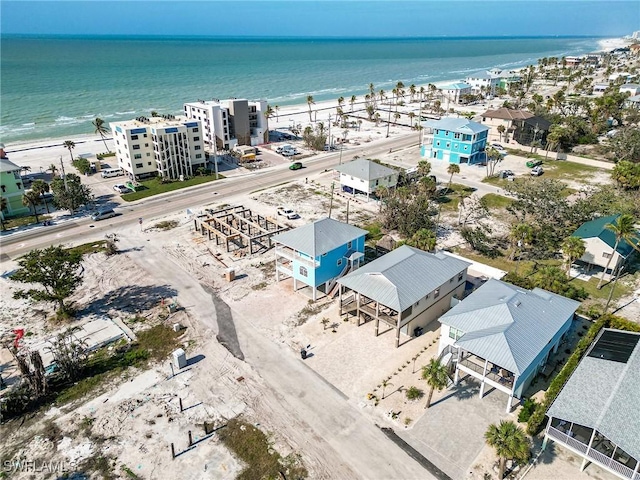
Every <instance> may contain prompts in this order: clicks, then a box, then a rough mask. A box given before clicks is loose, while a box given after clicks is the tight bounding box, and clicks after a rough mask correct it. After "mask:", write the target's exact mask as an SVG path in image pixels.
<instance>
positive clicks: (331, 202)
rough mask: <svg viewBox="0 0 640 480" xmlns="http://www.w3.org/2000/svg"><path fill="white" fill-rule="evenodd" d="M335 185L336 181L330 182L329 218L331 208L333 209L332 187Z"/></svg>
mask: <svg viewBox="0 0 640 480" xmlns="http://www.w3.org/2000/svg"><path fill="white" fill-rule="evenodd" d="M335 186H336V182H331V200H329V218H331V210H332V209H333V189H334V187H335Z"/></svg>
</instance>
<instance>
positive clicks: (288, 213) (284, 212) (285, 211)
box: [278, 207, 300, 220]
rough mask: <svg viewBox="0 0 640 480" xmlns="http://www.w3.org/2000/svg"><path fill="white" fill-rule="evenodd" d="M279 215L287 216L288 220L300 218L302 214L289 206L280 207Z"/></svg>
mask: <svg viewBox="0 0 640 480" xmlns="http://www.w3.org/2000/svg"><path fill="white" fill-rule="evenodd" d="M278 215H281V216H283V217H287V219H288V220H295V219H296V218H300V215H298V214H297V213H296V212H294V211H293V210H291V209H290V208H287V207H278Z"/></svg>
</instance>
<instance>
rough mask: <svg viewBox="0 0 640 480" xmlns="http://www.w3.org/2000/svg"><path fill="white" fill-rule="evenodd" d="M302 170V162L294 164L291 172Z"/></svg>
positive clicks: (290, 168)
mask: <svg viewBox="0 0 640 480" xmlns="http://www.w3.org/2000/svg"><path fill="white" fill-rule="evenodd" d="M301 168H302V162H295V163H292V164H291V166H290V167H289V170H300V169H301Z"/></svg>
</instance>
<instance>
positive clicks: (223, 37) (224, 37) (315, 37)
mask: <svg viewBox="0 0 640 480" xmlns="http://www.w3.org/2000/svg"><path fill="white" fill-rule="evenodd" d="M9 37H21V38H47V37H48V38H51V37H56V38H113V39H118V38H134V39H146V38H155V39H161V38H174V39H175V38H182V39H216V40H238V39H240V40H433V39H438V40H457V39H465V40H472V39H515V38H523V39H526V38H536V39H543V38H602V39H607V38H625V36H616V35H433V36H422V35H420V36H352V37H350V36H341V35H283V36H276V35H233V36H229V35H208V34H195V35H182V34H179V35H174V34H151V33H150V34H127V33H117V34H109V33H0V38H9Z"/></svg>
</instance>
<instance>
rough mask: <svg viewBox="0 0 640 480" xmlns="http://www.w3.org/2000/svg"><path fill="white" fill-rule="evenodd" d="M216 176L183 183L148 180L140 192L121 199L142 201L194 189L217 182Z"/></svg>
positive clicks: (127, 194) (192, 179) (201, 177)
mask: <svg viewBox="0 0 640 480" xmlns="http://www.w3.org/2000/svg"><path fill="white" fill-rule="evenodd" d="M221 178H224V177H223V176H222V175H218V179H221ZM215 180H216V178H215V175H206V176H197V177H192V178H190V179H188V180H185V181H183V182H180V181H175V182H169V183H161V182H159V181H158V180H157V179H155V178H154V179H152V180H146V181H144V182H140V183H141V185H142V187H139V188H140V190H138V191H136V192H132V193H125V194H124V195H122V196H121V198H122V199H123V200H124V201H125V202H132V201H134V200H140V199H141V198H147V197H152V196H153V195H159V194H160V193H167V192H173V191H174V190H180V189H181V188H187V187H193V186H195V185H201V184H203V183H208V182H213V181H215Z"/></svg>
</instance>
